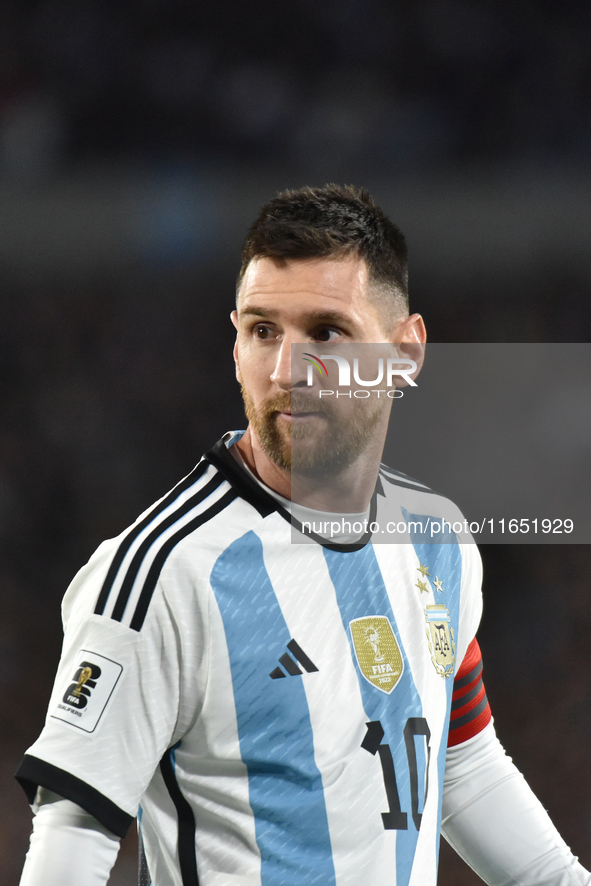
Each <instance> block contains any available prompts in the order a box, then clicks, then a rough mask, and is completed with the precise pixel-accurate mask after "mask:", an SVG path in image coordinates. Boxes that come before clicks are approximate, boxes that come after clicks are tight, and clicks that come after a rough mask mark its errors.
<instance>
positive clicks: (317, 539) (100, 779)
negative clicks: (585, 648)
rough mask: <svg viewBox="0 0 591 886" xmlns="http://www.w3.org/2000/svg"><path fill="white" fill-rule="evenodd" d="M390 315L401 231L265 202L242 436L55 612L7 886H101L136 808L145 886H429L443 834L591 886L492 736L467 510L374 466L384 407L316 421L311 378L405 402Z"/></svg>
mask: <svg viewBox="0 0 591 886" xmlns="http://www.w3.org/2000/svg"><path fill="white" fill-rule="evenodd" d="M406 299H407V279H406V248H405V244H404V239H403V237H402V235H401V234H400V232H399V231H398V230H397V228H396V227H395V226H394V225H393V224H392V223H391V222H390V221H389V220H388V219H387V218H386V217H385V216H384V215H383V213H382V212H381V211H380V210H379V209H378V208H377V207H376V206H375V204H374V203H373V201H372V200H371V198H369V196H368V195H367V194H365V193H364V192H361V191H356V190H355V189H353V188H339V187H336V186H332V185H331V186H327V187H326V188H322V189H316V190H312V189H303V190H301V191H296V192H285V193H284V194H281V195H279V197H277V198H276V199H275V200H273V201H271V203H270V204H268V206H266V207H264V209H263V210H262V212H261V214H260V216H259V218H258V220H257V221H256V222H255V224H254V225H253V227H252V228H251V231H250V232H249V235H248V237H247V240H246V244H245V247H244V252H243V262H242V269H241V273H240V277H239V282H238V296H237V305H236V311H235V312H234V313H233V315H232V320H233V323H234V325H235V327H236V330H237V338H236V347H235V352H234V356H235V360H236V372H237V377H238V380H239V381H240V383H241V385H242V390H243V396H244V401H245V407H246V413H247V416H248V419H249V424H248V428H247V430H246V432H245V433H243V434H242V433H240V432H233V433H230V434H227V435H226V436H225V437H224V439H223V440H222V441H220V443H218V444H217V445H216V446H215V447H214V448H213V449H212V450H211V451H210V452H209V453H208V454H207V455H206V456H205V457H204V459H203V460H202V461H201V462H200V463H199V465H198V466H197V467H196V468H195V470H194V471H193V472H192V473H191V474H190V475H189V476H188V477H187V478H185V479H184V480H183V481H181V482H180V483H179V485H178V486H176V487H175V488H174V489H173V490H172V492H171V493H169V495H167V496H165V497H164V498H163V499H161V500H160V501H159V502H157V503H156V504H155V505H154V506H153V507H152V508H151V509H149V510H148V511H146V512H145V514H143V515H142V516H141V517H140V518H138V520H137V521H136V523H135V524H134V525H133V526H132V527H131V528H130V529H129V530H127V531H126V532H124V533H123V534H122V535H121V536H119V537H118V538H116V539H113V540H110V541H107V542H104V543H103V544H102V545H101V546H100V547H99V549H98V550H97V552H96V553H95V555H94V556H93V557H92V558H91V560H90V562H89V563H88V564H87V566H85V567H84V569H82V570H81V572H80V573H79V574H78V575H77V576H76V578H75V579H74V582H73V583H72V585H71V586H70V588H69V590H68V593H67V594H66V597H65V600H64V621H65V631H66V638H65V644H64V651H63V656H62V661H61V663H60V667H59V671H58V675H57V678H56V684H55V689H54V693H53V695H52V699H51V701H50V706H49V712H48V717H47V722H46V726H45V728H44V730H43V732H42V734H41V736H40V738H39V739H38V740H37V742H35V744H34V745H33V746H32V747H31V748H30V749H29V750H28V751H27V754H26V756H25V758H24V761H23V763H22V765H21V767H20V769H19V772H18V773H17V777H18V778H19V780H20V782H21V783H22V784H23V786H24V788H25V790H26V791H27V794H28V797H29V800H30V802H31V803H32V804H33V808H34V811H35V813H36V816H35V827H34V833H33V836H32V839H31V849H30V851H29V855H28V857H27V862H26V864H25V870H24V872H23V879H22V884H23V886H38V884H43V886H53V884H55V886H58V884H59V886H68V884H76V886H98V884H104V883H105V882H106V880H107V878H108V874H109V870H110V868H111V866H112V864H113V861H114V859H115V856H116V852H117V846H118V838H119V837H120V836H122V835H123V834H124V833H125V832H126V830H127V828H128V827H129V825H130V824H131V822H132V820H133V818H134V817H135V816H136V815H137V817H138V821H139V826H140V835H141V840H142V845H143V847H144V850H145V855H144V858H145V861H144V863H143V865H142V876H143V877H144V882H145V883H149V882H152V883H153V884H154V886H173V884H174V886H181V884H182V886H197V884H201V886H238V884H244V886H247V884H248V886H251V884H252V886H255V884H263V886H279V884H289V886H299V884H302V886H304V884H306V886H309V884H314V883H318V884H322V886H327V884H338V886H353V884H355V886H357V884H359V886H361V884H363V886H368V884H369V886H374V884H375V886H377V884H378V883H379V884H382V883H384V884H386V883H389V884H392V886H394V884H396V886H407V884H414V886H432V884H435V882H436V877H437V854H438V845H439V833H440V830H443V833H444V834H445V836H446V837H447V839H448V840H450V842H451V843H452V844H453V845H454V846H455V847H456V848H457V850H458V851H459V852H460V854H461V855H463V856H464V858H466V860H467V861H468V862H469V864H471V865H472V867H473V868H474V869H475V870H476V871H477V872H478V873H479V874H480V875H481V876H482V877H483V878H484V879H485V880H486V882H488V883H491V884H510V883H513V884H517V883H519V884H522V886H523V884H532V886H534V884H535V886H567V884H569V886H573V884H589V883H591V877H590V875H589V874H588V873H587V872H586V871H585V870H584V869H583V868H582V867H581V866H580V865H579V864H578V862H577V861H576V859H575V858H574V857H573V856H572V855H571V853H570V850H569V849H568V848H567V847H566V846H565V844H564V843H563V841H562V840H561V838H560V837H559V835H558V834H557V832H556V830H555V829H554V827H553V825H552V824H551V822H550V820H549V819H548V817H547V815H546V813H545V812H544V810H543V809H542V807H541V806H540V804H539V802H538V801H537V800H536V799H535V797H534V796H533V795H532V793H531V791H530V790H529V788H528V787H527V785H526V784H525V782H524V781H523V779H522V777H521V776H520V775H519V773H518V772H517V770H516V769H515V767H514V766H513V764H512V763H511V761H510V760H509V759H508V758H507V757H506V756H505V754H504V752H503V750H502V748H501V746H500V745H499V743H498V741H497V739H496V737H495V734H494V729H493V726H492V721H491V714H490V708H489V706H488V703H487V700H486V695H485V692H484V686H483V684H482V678H481V670H482V664H481V657H480V651H479V648H478V644H477V642H476V640H475V633H476V628H477V625H478V621H479V617H480V611H481V602H480V562H479V558H478V552H477V549H476V546H475V545H474V544H473V543H471V540H470V538H469V537H462V536H459V537H456V536H455V535H453V534H452V533H449V532H447V534H444V522H443V521H444V519H445V518H446V517H447V516H449V515H452V516H454V515H457V513H458V512H457V511H456V510H455V509H454V507H453V505H451V503H449V502H447V501H445V500H444V499H442V498H441V497H440V496H437V495H435V494H434V493H431V492H430V491H429V490H428V489H426V487H424V486H422V485H421V484H420V483H417V482H415V481H413V480H410V479H409V478H407V477H404V476H403V475H400V474H397V473H396V472H393V471H390V470H389V469H387V468H384V467H380V455H381V451H382V447H383V443H384V437H385V432H386V426H387V420H388V412H389V406H390V405H391V402H392V400H391V399H388V398H386V397H385V398H382V399H381V400H380V398H379V397H375V398H373V399H372V398H371V397H369V398H366V400H367V406H366V411H365V412H362V413H361V414H360V413H359V409H358V404H357V403H356V402H354V400H353V398H352V397H351V394H350V392H349V397H348V398H347V397H346V396H343V397H342V398H341V399H340V400H339V398H337V397H336V395H335V403H332V401H330V396H331V395H327V390H328V389H326V390H324V391H323V392H321V391H320V389H319V387H318V379H317V378H316V380H314V379H313V371H312V374H311V375H308V371H307V368H306V363H305V361H304V360H303V359H300V357H301V352H300V351H298V348H301V346H302V345H303V350H304V351H305V355H307V360H312V361H316V363H317V365H318V366H320V367H321V368H323V369H324V370H325V371H326V363H327V362H330V357H331V356H332V357H333V362H336V363H337V364H338V360H336V359H335V358H336V357H337V356H338V357H341V358H342V359H345V357H343V351H342V350H341V351H339V348H342V349H345V350H346V349H347V348H349V349H350V350H351V349H353V351H355V349H358V350H359V352H360V353H361V351H364V349H367V348H378V349H379V352H380V353H386V352H388V353H391V352H392V351H391V349H394V351H395V353H396V358H392V359H398V360H399V361H400V362H399V363H398V364H396V366H395V367H394V368H395V369H396V371H397V373H398V374H397V376H396V377H397V381H398V383H399V384H403V383H407V384H411V383H412V381H413V371H415V374H416V370H418V369H419V368H420V353H421V347H422V345H423V343H424V341H425V328H424V324H423V321H422V319H421V317H420V316H419V315H418V314H411V315H409V313H408V308H407V300H406ZM294 346H295V347H294ZM292 348H293V354H292ZM331 348H332V349H333V350H332V351H331ZM294 355H295V356H294ZM318 360H320V363H318ZM409 361H410V362H409ZM292 363H293V366H292ZM405 366H406V369H405V368H404V367H405ZM409 367H414V370H413V371H410V370H409ZM326 373H327V376H328V375H329V373H328V371H326ZM358 374H359V373H358ZM394 374H395V375H396V372H395V373H394ZM333 377H334V374H333ZM309 380H311V383H310V384H309V383H308V382H309ZM321 393H322V394H323V396H321ZM340 393H343V392H342V391H341V392H340ZM370 400H371V401H372V402H371V403H370V402H369V401H370ZM296 493H297V494H296ZM335 515H337V516H338V517H339V519H340V518H343V519H342V522H341V524H340V528H339V529H338V530H337V532H336V533H334V532H332V530H331V532H329V533H326V532H323V531H319V532H318V531H314V529H313V528H312V530H309V529H307V527H306V524H308V525H309V526H311V527H314V526H315V525H316V523H317V522H319V523H321V524H324V525H326V523H327V520H326V519H324V520H323V519H320V520H318V519H317V518H328V519H329V520H330V518H334V517H335ZM345 517H347V518H349V519H348V520H345V519H344V518H345ZM392 517H395V518H396V519H394V520H392V521H391V522H392V523H393V524H394V525H397V526H399V527H402V528H401V529H400V530H399V531H400V532H402V538H401V543H386V544H383V543H381V542H382V541H383V539H381V538H378V532H379V531H380V526H382V525H384V520H386V519H389V518H392ZM292 522H293V526H292V525H291V523H292ZM332 522H334V519H333V520H332ZM345 524H346V525H345ZM350 524H352V526H351V525H350ZM356 525H358V529H357V530H356V529H355V526H356ZM405 527H406V528H405ZM433 527H435V528H436V529H437V532H438V533H439V535H438V539H439V542H438V543H436V544H432V543H429V538H428V536H429V529H431V530H432V529H433ZM450 718H451V729H450ZM148 872H149V873H148Z"/></svg>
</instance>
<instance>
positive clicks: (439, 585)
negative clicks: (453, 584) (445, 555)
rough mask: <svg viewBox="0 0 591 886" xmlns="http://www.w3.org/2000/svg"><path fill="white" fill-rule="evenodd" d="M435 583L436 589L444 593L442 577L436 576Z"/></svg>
mask: <svg viewBox="0 0 591 886" xmlns="http://www.w3.org/2000/svg"><path fill="white" fill-rule="evenodd" d="M433 584H434V585H435V590H436V591H441V592H442V593H443V587H442V585H441V579H440V578H439V577H438V576H437V575H436V576H435V581H434V582H433Z"/></svg>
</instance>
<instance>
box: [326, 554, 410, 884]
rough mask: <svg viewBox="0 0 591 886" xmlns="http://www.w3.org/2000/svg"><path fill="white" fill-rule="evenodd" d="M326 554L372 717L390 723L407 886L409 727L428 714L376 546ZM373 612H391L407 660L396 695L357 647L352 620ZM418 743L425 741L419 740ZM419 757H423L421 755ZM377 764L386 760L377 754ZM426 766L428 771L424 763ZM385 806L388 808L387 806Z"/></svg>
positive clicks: (399, 859) (399, 862)
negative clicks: (361, 659) (362, 664)
mask: <svg viewBox="0 0 591 886" xmlns="http://www.w3.org/2000/svg"><path fill="white" fill-rule="evenodd" d="M324 555H325V558H326V563H327V565H328V570H329V573H330V577H331V579H332V582H333V584H334V587H335V590H336V594H337V600H338V605H339V609H340V611H341V618H342V620H343V627H344V629H345V631H346V632H347V636H348V638H349V643H350V646H351V655H352V658H353V661H354V662H355V665H356V667H357V674H358V678H359V686H360V689H361V697H362V700H363V707H364V710H365V712H366V714H367V720H368V721H370V720H379V721H380V722H381V724H382V726H383V729H384V737H383V739H382V744H388V745H390V750H391V751H392V757H393V760H394V769H395V772H396V784H397V786H398V794H399V797H400V806H401V809H402V811H403V812H406V814H407V822H408V828H407V830H399V831H397V832H396V884H397V886H407V884H408V881H409V879H410V874H411V870H412V865H413V861H414V856H415V850H416V845H417V840H418V831H417V829H416V827H415V825H414V822H413V818H412V813H411V792H410V775H409V767H408V760H407V756H406V746H405V743H404V732H403V730H404V726H405V724H406V721H407V720H408V718H409V717H421V716H422V714H423V710H422V706H421V700H420V698H419V694H418V692H417V689H416V686H415V683H414V680H413V676H412V673H411V669H410V665H409V662H408V658H407V656H406V652H405V651H404V647H403V645H402V640H401V639H400V633H399V631H398V627H397V624H396V618H395V615H394V612H393V610H392V606H391V603H390V598H389V596H388V592H387V590H386V586H385V584H384V580H383V578H382V574H381V572H380V568H379V566H378V562H377V560H376V556H375V551H374V548H373V546H372V545H366V547H364V548H363V549H362V550H361V551H355V552H350V553H342V552H338V551H331V550H328V549H325V552H324ZM401 592H403V593H404V592H406V589H405V588H401ZM371 615H385V616H387V617H388V619H389V621H390V624H391V625H392V630H393V631H394V635H395V637H396V642H397V643H398V646H399V648H400V652H401V654H402V657H403V660H404V672H403V674H402V676H401V678H400V680H399V681H398V683H397V684H396V686H395V687H394V689H393V690H392V692H391V693H390V695H387V694H386V693H385V692H382V691H381V690H380V689H377V688H376V687H374V686H372V685H371V683H369V682H368V681H367V680H366V679H365V677H364V676H363V674H362V673H361V671H360V669H359V666H358V663H357V657H356V655H355V650H354V647H353V642H352V638H351V631H350V629H349V623H350V622H351V621H353V619H356V618H363V617H364V616H371ZM416 745H417V747H419V742H418V741H417V742H416ZM362 753H363V752H362ZM418 759H419V761H420V756H419V757H418ZM375 765H376V766H380V762H379V758H378V756H377V755H376V762H375ZM422 771H423V772H424V769H423V770H422ZM382 811H383V812H387V811H388V810H387V807H386V808H384V809H383V810H382ZM380 824H381V822H380ZM388 835H389V832H388V831H384V839H388Z"/></svg>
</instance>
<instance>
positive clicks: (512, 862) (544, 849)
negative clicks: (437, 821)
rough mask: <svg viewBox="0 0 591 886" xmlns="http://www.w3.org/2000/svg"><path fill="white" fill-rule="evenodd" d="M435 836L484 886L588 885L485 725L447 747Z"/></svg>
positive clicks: (586, 877) (584, 873)
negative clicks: (438, 833)
mask: <svg viewBox="0 0 591 886" xmlns="http://www.w3.org/2000/svg"><path fill="white" fill-rule="evenodd" d="M441 830H442V833H443V835H444V837H445V838H446V840H447V841H448V843H450V844H451V846H453V848H454V849H455V850H456V852H457V853H458V854H459V855H460V856H461V857H462V858H463V859H464V861H466V862H467V864H469V865H470V867H471V868H472V869H473V870H475V871H476V873H477V874H478V875H479V876H480V877H482V879H483V880H484V881H485V882H486V883H488V884H489V886H589V884H591V875H590V874H589V873H588V872H587V871H586V870H585V869H584V868H583V867H582V865H580V864H579V862H578V861H577V859H576V858H575V857H574V856H573V854H572V853H571V851H570V849H569V848H568V846H567V845H566V843H565V842H564V840H563V839H562V838H561V836H560V834H559V833H558V831H557V830H556V828H555V827H554V825H553V824H552V822H551V821H550V818H549V816H548V814H547V812H546V811H545V809H544V808H543V806H542V804H541V803H540V801H539V800H538V799H537V798H536V797H535V795H534V794H533V792H532V790H531V789H530V788H529V786H528V785H527V783H526V781H525V779H524V778H523V776H522V775H521V773H520V772H519V771H518V770H517V768H516V767H515V766H514V764H513V763H512V761H511V759H510V757H508V756H507V755H506V754H505V751H504V750H503V748H502V746H501V744H500V742H499V740H498V738H497V736H496V734H495V731H494V727H493V725H492V723H490V724H489V725H488V726H487V727H486V728H485V729H484V730H483V731H482V732H480V733H478V735H476V736H475V737H474V738H471V739H469V740H468V741H466V742H464V743H463V744H460V745H457V746H456V747H453V748H450V749H449V750H448V754H447V761H446V766H445V781H444V794H443V813H442V827H441Z"/></svg>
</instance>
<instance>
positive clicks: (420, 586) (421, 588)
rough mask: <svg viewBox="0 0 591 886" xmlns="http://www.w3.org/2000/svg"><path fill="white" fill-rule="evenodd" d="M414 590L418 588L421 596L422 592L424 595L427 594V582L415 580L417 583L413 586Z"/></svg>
mask: <svg viewBox="0 0 591 886" xmlns="http://www.w3.org/2000/svg"><path fill="white" fill-rule="evenodd" d="M415 588H418V589H419V591H420V592H421V594H422V593H423V591H425V593H428V592H429V588H428V587H427V582H426V581H421V579H420V578H418V579H417V583H416V585H415Z"/></svg>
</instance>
